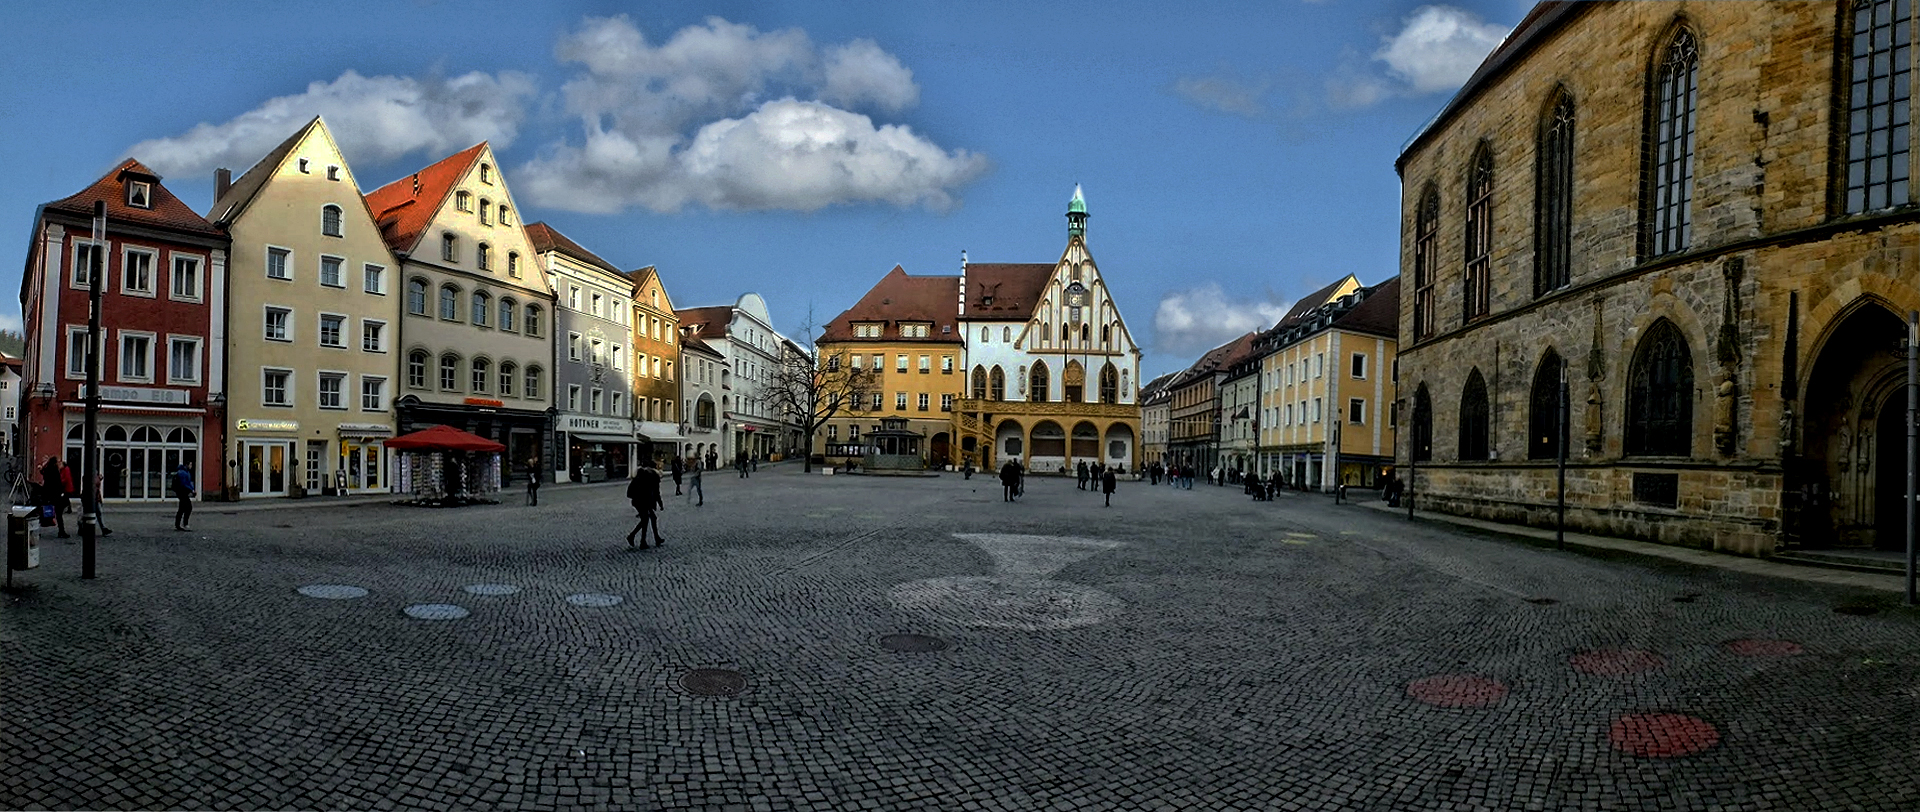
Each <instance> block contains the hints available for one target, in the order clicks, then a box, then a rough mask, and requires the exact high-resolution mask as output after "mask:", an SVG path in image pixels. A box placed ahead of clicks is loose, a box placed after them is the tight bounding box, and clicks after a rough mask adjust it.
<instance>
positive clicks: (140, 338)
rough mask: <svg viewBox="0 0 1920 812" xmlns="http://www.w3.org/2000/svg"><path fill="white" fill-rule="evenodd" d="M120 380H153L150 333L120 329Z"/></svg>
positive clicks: (151, 335) (151, 338)
mask: <svg viewBox="0 0 1920 812" xmlns="http://www.w3.org/2000/svg"><path fill="white" fill-rule="evenodd" d="M83 335H84V334H83ZM120 380H121V381H129V382H142V383H144V382H149V381H152V380H153V334H152V333H129V332H127V331H125V330H122V331H120Z"/></svg>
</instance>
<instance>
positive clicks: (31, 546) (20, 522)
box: [7, 505, 40, 570]
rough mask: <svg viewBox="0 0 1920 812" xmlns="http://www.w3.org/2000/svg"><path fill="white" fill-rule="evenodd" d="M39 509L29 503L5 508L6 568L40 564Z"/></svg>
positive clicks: (14, 568)
mask: <svg viewBox="0 0 1920 812" xmlns="http://www.w3.org/2000/svg"><path fill="white" fill-rule="evenodd" d="M38 513H39V509H38V508H35V507H33V506H31V505H23V506H20V507H14V508H9V509H8V510H7V569H9V570H30V569H33V568H34V567H38V566H40V528H39V526H38V525H39V522H38V521H37V519H38V518H39V517H38Z"/></svg>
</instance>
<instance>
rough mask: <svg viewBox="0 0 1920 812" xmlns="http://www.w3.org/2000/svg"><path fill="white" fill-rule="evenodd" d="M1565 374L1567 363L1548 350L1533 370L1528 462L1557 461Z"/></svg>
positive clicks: (1528, 428)
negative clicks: (1537, 367) (1562, 384)
mask: <svg viewBox="0 0 1920 812" xmlns="http://www.w3.org/2000/svg"><path fill="white" fill-rule="evenodd" d="M1565 374H1566V362H1564V361H1562V360H1560V354H1559V353H1556V352H1554V351H1553V350H1547V357H1545V358H1542V359H1540V368H1539V369H1537V370H1534V373H1533V392H1532V395H1531V396H1530V397H1529V398H1528V399H1527V400H1528V406H1529V407H1530V409H1531V411H1530V413H1529V414H1528V415H1527V459H1530V460H1552V459H1559V458H1560V443H1561V441H1562V440H1564V439H1565V438H1563V437H1561V431H1560V383H1561V377H1562V376H1564V375H1565Z"/></svg>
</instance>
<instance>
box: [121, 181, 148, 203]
mask: <svg viewBox="0 0 1920 812" xmlns="http://www.w3.org/2000/svg"><path fill="white" fill-rule="evenodd" d="M127 205H129V206H132V207H134V208H136V209H151V208H153V184H151V183H148V182H146V181H144V180H130V181H127Z"/></svg>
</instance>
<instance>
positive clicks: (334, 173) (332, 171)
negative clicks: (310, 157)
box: [327, 165, 340, 180]
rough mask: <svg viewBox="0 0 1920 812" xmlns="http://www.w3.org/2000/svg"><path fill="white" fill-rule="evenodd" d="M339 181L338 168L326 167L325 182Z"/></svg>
mask: <svg viewBox="0 0 1920 812" xmlns="http://www.w3.org/2000/svg"><path fill="white" fill-rule="evenodd" d="M339 179H340V167H337V166H331V165H329V166H328V167H327V180H339Z"/></svg>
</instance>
